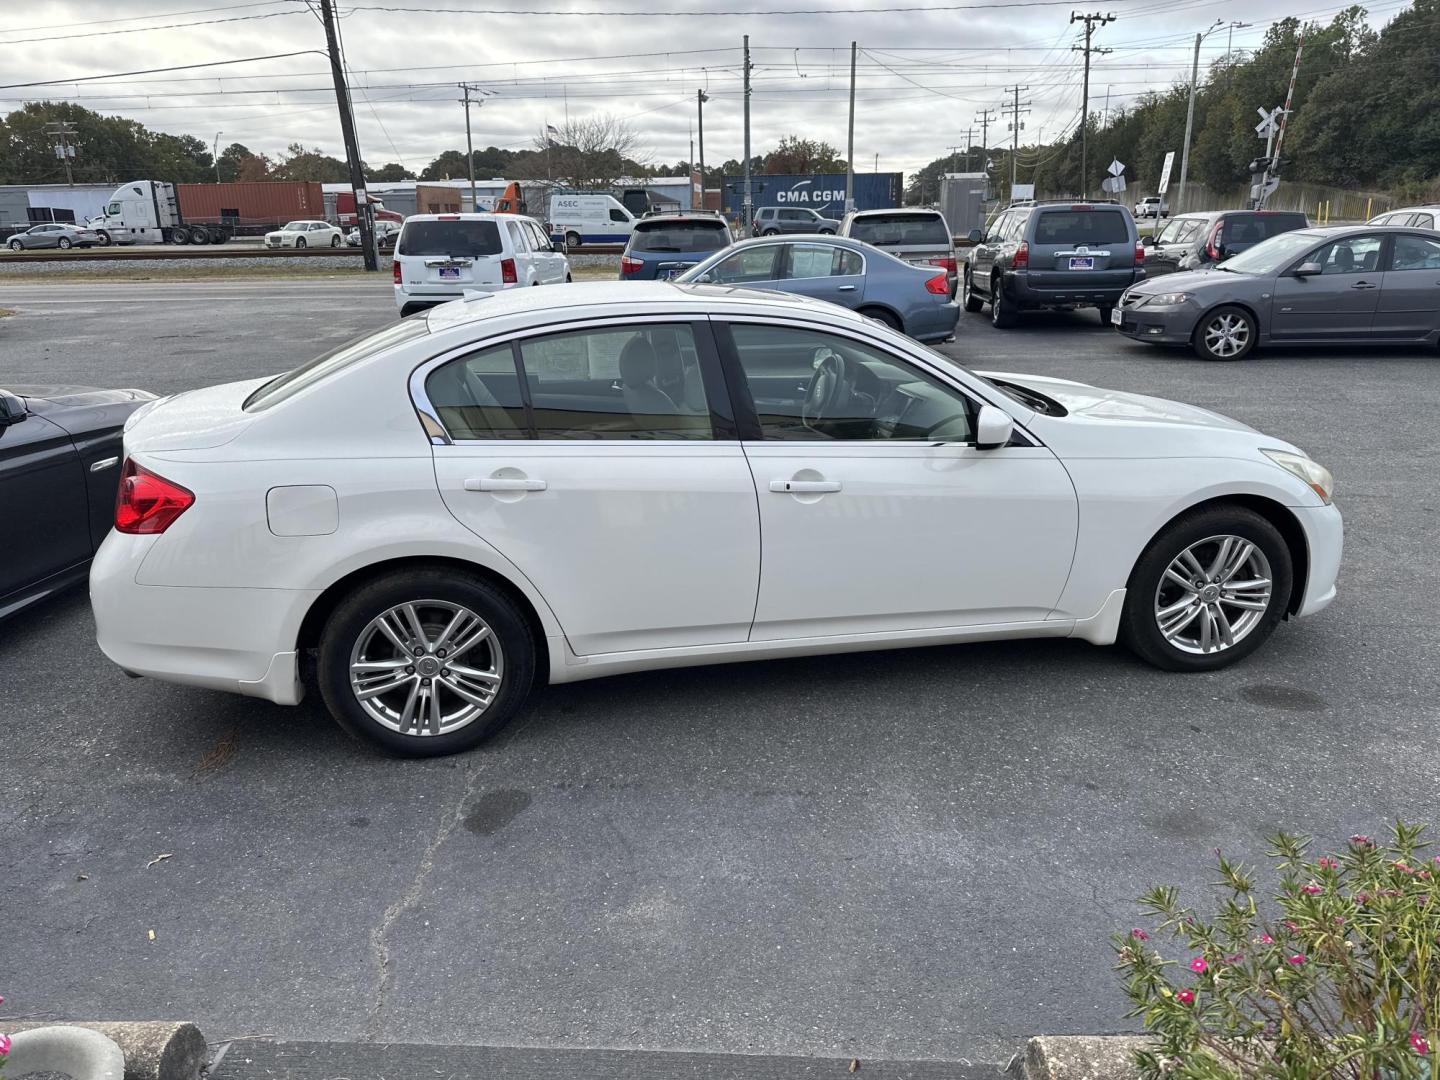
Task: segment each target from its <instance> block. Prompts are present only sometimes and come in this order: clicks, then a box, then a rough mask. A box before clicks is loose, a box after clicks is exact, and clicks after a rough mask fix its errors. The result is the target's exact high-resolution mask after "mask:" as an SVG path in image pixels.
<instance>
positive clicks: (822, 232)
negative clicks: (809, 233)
mask: <svg viewBox="0 0 1440 1080" xmlns="http://www.w3.org/2000/svg"><path fill="white" fill-rule="evenodd" d="M820 235H821V236H834V235H835V230H834V229H821V230H820Z"/></svg>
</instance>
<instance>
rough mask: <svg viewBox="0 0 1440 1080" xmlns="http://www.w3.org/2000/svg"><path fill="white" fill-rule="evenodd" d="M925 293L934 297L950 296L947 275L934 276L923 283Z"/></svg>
mask: <svg viewBox="0 0 1440 1080" xmlns="http://www.w3.org/2000/svg"><path fill="white" fill-rule="evenodd" d="M925 291H926V292H929V293H934V294H935V295H936V296H949V295H950V277H949V275H947V274H936V275H935V276H934V277H932V278H929V279H927V280H926V282H925Z"/></svg>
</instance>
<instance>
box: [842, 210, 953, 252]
mask: <svg viewBox="0 0 1440 1080" xmlns="http://www.w3.org/2000/svg"><path fill="white" fill-rule="evenodd" d="M850 235H851V236H852V237H854V238H855V239H856V240H864V241H865V242H866V243H867V244H874V245H875V246H876V247H887V246H890V247H893V246H899V245H905V244H949V243H950V230H949V229H947V228H946V227H945V219H944V218H942V217H941V216H940V215H939V214H867V215H865V216H864V217H857V218H856V219H855V220H854V221H853V222H852V223H851V225H850Z"/></svg>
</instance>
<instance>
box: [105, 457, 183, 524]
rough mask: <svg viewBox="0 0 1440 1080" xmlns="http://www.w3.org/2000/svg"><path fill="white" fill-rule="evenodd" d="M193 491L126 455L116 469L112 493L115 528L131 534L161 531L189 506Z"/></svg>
mask: <svg viewBox="0 0 1440 1080" xmlns="http://www.w3.org/2000/svg"><path fill="white" fill-rule="evenodd" d="M194 502H195V493H194V492H192V491H190V490H189V489H188V488H183V487H181V486H180V485H179V484H176V483H173V482H172V481H169V480H166V479H165V478H164V477H163V476H160V475H159V474H157V473H153V472H151V471H150V470H149V469H147V468H145V466H143V465H136V464H135V462H134V461H132V460H131V459H130V458H126V459H125V465H124V467H123V468H122V469H121V470H120V490H119V491H118V492H117V493H116V495H115V531H116V532H122V533H131V534H134V535H141V534H146V535H148V534H151V533H163V532H164V531H165V530H166V529H168V528H169V527H170V526H171V524H172V523H174V521H175V519H176V518H178V517H179V516H180V515H181V514H183V513H184V512H185V511H186V510H188V509H190V506H191V504H193V503H194Z"/></svg>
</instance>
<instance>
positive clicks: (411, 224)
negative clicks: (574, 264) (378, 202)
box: [395, 214, 570, 318]
mask: <svg viewBox="0 0 1440 1080" xmlns="http://www.w3.org/2000/svg"><path fill="white" fill-rule="evenodd" d="M569 280H570V260H569V259H567V258H566V257H565V254H564V252H563V251H556V250H554V247H553V245H552V244H551V242H550V238H549V237H548V236H546V235H545V230H544V229H542V228H541V227H540V223H539V222H537V221H536V220H535V219H534V218H528V217H521V216H520V215H519V214H414V215H412V216H411V217H407V218H406V219H405V224H404V225H403V226H402V227H401V229H400V238H399V239H398V240H397V241H396V242H395V306H396V307H398V308H399V309H400V316H401V318H404V317H405V316H406V315H410V314H413V313H414V312H416V311H420V310H421V309H422V308H427V307H434V306H435V305H436V304H443V303H445V302H446V301H447V300H458V299H459V298H460V297H462V296H464V295H465V294H466V293H467V292H499V291H500V290H502V289H515V288H519V287H521V286H527V285H559V284H563V283H564V282H567V281H569Z"/></svg>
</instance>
